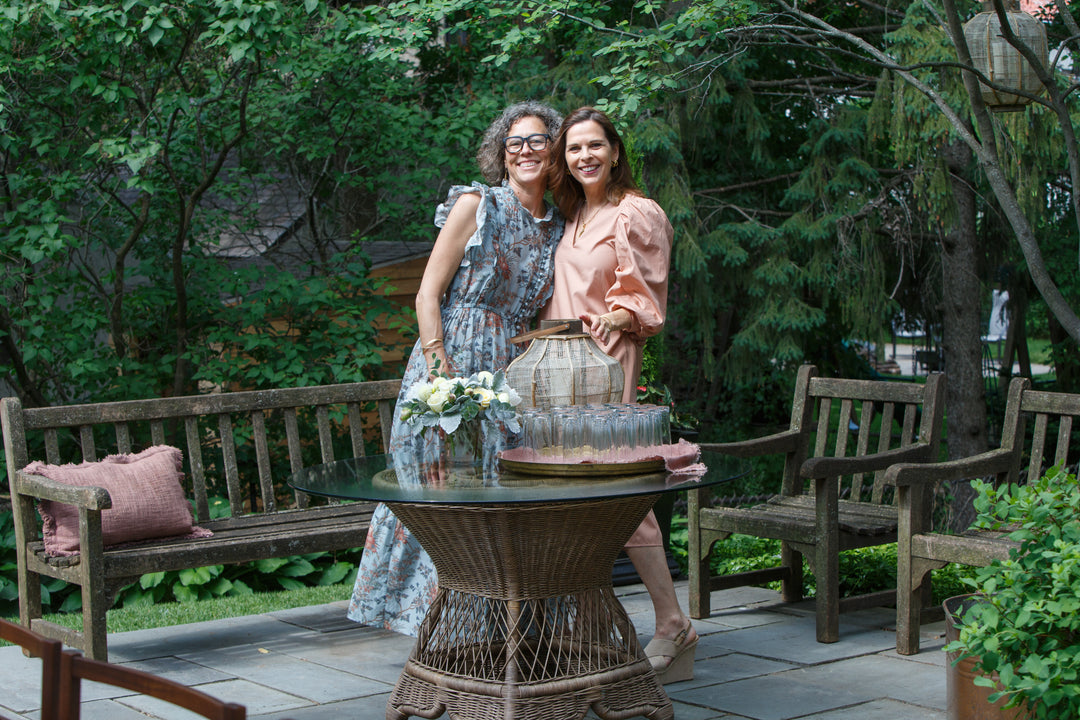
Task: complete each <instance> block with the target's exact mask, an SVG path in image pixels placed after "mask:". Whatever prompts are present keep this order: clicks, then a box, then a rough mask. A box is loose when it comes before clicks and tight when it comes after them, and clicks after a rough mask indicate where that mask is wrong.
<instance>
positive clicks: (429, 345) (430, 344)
mask: <svg viewBox="0 0 1080 720" xmlns="http://www.w3.org/2000/svg"><path fill="white" fill-rule="evenodd" d="M439 345H442V338H441V337H437V338H434V339H432V340H428V341H427V342H426V343H424V344H423V345H421V346H420V349H421V350H434V349H435V348H437V347H438V346H439Z"/></svg>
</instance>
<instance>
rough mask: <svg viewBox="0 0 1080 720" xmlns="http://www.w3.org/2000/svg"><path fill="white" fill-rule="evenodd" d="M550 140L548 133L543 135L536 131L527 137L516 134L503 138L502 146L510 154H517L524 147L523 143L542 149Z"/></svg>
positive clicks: (532, 147) (535, 148)
mask: <svg viewBox="0 0 1080 720" xmlns="http://www.w3.org/2000/svg"><path fill="white" fill-rule="evenodd" d="M549 142H551V136H550V135H544V134H541V133H536V134H535V135H530V136H529V137H519V136H517V135H511V136H510V137H508V138H506V139H505V140H503V147H504V148H506V152H508V153H510V154H511V155H517V154H518V153H519V152H521V150H522V148H524V147H525V143H529V147H530V148H531V149H533V150H543V149H544V148H546V147H547V146H548V143H549Z"/></svg>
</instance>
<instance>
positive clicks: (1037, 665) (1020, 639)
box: [945, 466, 1080, 720]
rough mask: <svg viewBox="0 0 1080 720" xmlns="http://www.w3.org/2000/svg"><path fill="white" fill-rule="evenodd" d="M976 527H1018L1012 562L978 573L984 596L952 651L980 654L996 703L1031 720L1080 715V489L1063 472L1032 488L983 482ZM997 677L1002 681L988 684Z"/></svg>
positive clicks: (979, 679)
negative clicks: (1020, 709)
mask: <svg viewBox="0 0 1080 720" xmlns="http://www.w3.org/2000/svg"><path fill="white" fill-rule="evenodd" d="M972 485H973V486H974V487H975V489H976V490H977V492H978V496H977V497H976V499H975V508H976V510H977V511H978V513H979V514H978V518H977V519H976V522H975V524H976V526H977V527H981V528H984V529H989V530H1003V529H1009V528H1017V529H1015V530H1013V531H1012V532H1010V533H1009V537H1010V538H1012V539H1013V540H1016V541H1018V542H1019V543H1020V548H1019V549H1018V550H1012V551H1011V552H1010V553H1009V559H1008V560H1003V561H998V560H996V561H994V562H993V563H991V564H990V565H988V566H987V567H984V568H978V569H976V571H975V578H974V580H972V581H971V582H970V583H969V584H970V585H971V587H973V588H974V589H975V590H976V591H978V592H979V593H981V594H982V595H983V596H984V600H985V602H980V603H976V604H974V605H973V606H972V607H971V609H970V610H968V611H967V613H965V614H964V616H963V618H962V622H961V626H960V639H959V640H958V641H956V642H952V643H949V645H948V646H946V648H945V649H946V650H947V651H950V652H958V653H959V654H960V658H964V657H974V658H975V665H976V667H977V668H978V669H979V670H980V671H981V672H982V673H985V676H978V675H977V676H976V677H975V683H976V684H977V685H982V686H984V687H996V691H995V692H994V693H993V694H992V695H991V696H990V698H989V699H990V701H991V702H995V701H997V700H998V699H1000V698H1002V697H1007V698H1008V699H1009V702H1008V706H1011V707H1016V706H1018V705H1020V704H1021V703H1026V704H1027V707H1028V708H1029V709H1030V710H1031V717H1032V718H1035V719H1045V720H1050V719H1051V718H1054V719H1056V718H1066V717H1068V718H1075V717H1080V519H1078V512H1080V486H1078V485H1077V480H1076V476H1075V475H1072V474H1069V473H1066V472H1065V470H1063V469H1062V468H1061V467H1060V466H1058V467H1055V468H1052V469H1051V470H1049V471H1048V472H1047V473H1046V475H1044V476H1043V477H1042V478H1040V479H1039V480H1038V481H1037V482H1035V483H1034V484H1032V485H1021V486H1015V485H1005V486H1002V487H1001V488H995V487H994V486H993V485H990V484H989V483H985V482H982V481H980V480H975V481H973V482H972ZM991 673H997V675H998V684H997V685H996V686H995V683H994V682H993V681H992V680H991V679H990V677H989V676H990V674H991Z"/></svg>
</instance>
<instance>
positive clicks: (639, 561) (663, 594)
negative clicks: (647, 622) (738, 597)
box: [625, 545, 697, 640]
mask: <svg viewBox="0 0 1080 720" xmlns="http://www.w3.org/2000/svg"><path fill="white" fill-rule="evenodd" d="M625 551H626V555H627V557H629V558H630V562H632V563H633V564H634V569H635V570H637V574H638V576H639V577H640V578H641V581H642V582H643V583H645V589H646V590H648V591H649V598H650V599H651V600H652V603H653V614H654V615H655V616H656V637H658V638H663V639H665V640H670V639H672V638H674V637H675V636H676V635H678V634H679V632H680V631H681V630H683V629H684V628H686V626H687V625H689V624H690V618H689V617H687V616H686V613H684V612H683V610H682V608H681V607H679V599H678V598H677V597H676V596H675V584H674V583H672V581H671V571H670V570H668V565H667V558H666V557H665V556H664V548H663V547H662V546H660V545H647V546H640V547H627V548H625ZM696 637H697V633H696V632H695V631H694V629H693V626H691V627H690V630H689V632H688V637H687V639H688V640H693V639H694V638H696Z"/></svg>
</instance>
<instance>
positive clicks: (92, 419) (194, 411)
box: [2, 380, 401, 521]
mask: <svg viewBox="0 0 1080 720" xmlns="http://www.w3.org/2000/svg"><path fill="white" fill-rule="evenodd" d="M400 386H401V382H400V380H378V381H370V382H362V383H349V384H342V385H324V386H318V387H308V388H287V389H279V390H255V391H246V392H235V393H221V394H218V395H197V396H188V397H178V398H161V399H154V400H129V401H120V402H109V403H97V404H89V405H67V406H57V407H46V408H22V407H21V404H20V403H19V401H18V399H17V398H4V399H3V401H2V402H3V405H4V407H3V416H4V434H5V450H6V451H7V454H8V473H9V482H10V479H11V477H12V476H13V474H14V471H15V470H16V469H21V468H22V467H25V465H26V464H27V463H28V462H29V461H30V460H32V459H34V458H29V457H28V452H29V451H28V450H27V448H28V438H30V437H32V433H42V434H43V438H44V448H45V459H46V460H47V461H48V462H49V463H52V464H62V463H69V462H93V461H96V460H99V459H101V458H102V457H104V456H105V455H110V454H114V453H131V452H138V451H139V450H142V449H144V448H145V447H149V446H150V445H161V444H173V445H176V446H178V447H180V448H181V449H182V450H183V451H184V459H185V471H186V473H187V476H188V482H189V484H190V489H191V494H192V498H193V500H194V502H195V510H196V513H197V515H198V520H199V521H206V520H207V519H209V517H210V496H211V494H212V493H221V492H222V491H225V492H226V493H227V496H228V501H229V507H230V510H231V513H232V516H233V517H239V516H240V515H243V514H246V513H250V512H273V511H275V510H278V509H280V508H279V504H280V503H279V499H280V498H279V497H277V496H276V495H275V490H274V485H275V482H276V483H277V484H278V487H279V489H280V485H281V483H282V482H284V480H285V477H284V475H285V474H287V473H294V472H298V471H299V470H301V469H303V467H305V465H312V464H317V463H320V462H330V461H332V460H334V459H336V457H335V455H336V453H335V448H334V446H335V442H337V443H338V447H339V449H340V452H341V453H346V452H351V455H350V457H360V456H363V455H364V454H365V432H364V430H365V419H367V421H368V422H367V423H366V424H367V425H368V426H369V427H368V428H367V429H368V437H367V440H368V441H369V442H371V443H373V444H377V446H378V447H379V449H380V451H382V452H385V451H386V449H387V447H388V446H389V439H390V428H391V421H392V418H393V403H394V401H395V400H396V398H397V395H398V391H399V389H400ZM375 411H377V412H375ZM16 416H17V419H18V421H17V422H16V421H15V420H16ZM9 436H10V437H9ZM39 437H40V436H39ZM99 444H100V445H99ZM343 446H344V447H347V448H348V449H347V450H346V449H344V447H343ZM305 453H306V457H307V458H308V461H307V462H306V463H305ZM286 456H287V464H286ZM252 458H253V459H252ZM308 504H309V498H308V497H307V496H306V495H304V494H303V493H294V496H293V500H292V503H291V505H292V506H293V507H307V506H308Z"/></svg>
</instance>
